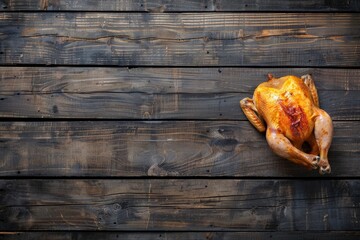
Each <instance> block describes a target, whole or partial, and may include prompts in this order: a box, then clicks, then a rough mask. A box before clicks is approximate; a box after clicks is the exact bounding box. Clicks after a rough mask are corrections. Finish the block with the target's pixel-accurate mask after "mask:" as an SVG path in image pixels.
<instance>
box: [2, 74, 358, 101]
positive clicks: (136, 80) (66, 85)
mask: <svg viewBox="0 0 360 240" xmlns="http://www.w3.org/2000/svg"><path fill="white" fill-rule="evenodd" d="M268 73H272V74H273V75H274V76H276V77H282V76H286V75H295V76H298V77H300V76H302V75H305V74H311V75H312V77H313V79H314V81H315V84H316V87H317V89H318V90H336V91H341V90H344V91H353V90H360V81H359V79H360V69H332V68H231V67H221V68H151V67H149V68H142V67H140V68H109V67H96V68H93V67H55V68H53V67H0V94H14V95H15V94H18V93H20V94H45V93H47V94H53V93H97V92H115V93H131V92H138V93H148V94H161V93H250V92H252V91H254V89H255V88H256V86H257V85H258V84H260V83H261V82H263V81H266V79H267V74H268Z"/></svg>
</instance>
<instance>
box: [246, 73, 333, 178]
mask: <svg viewBox="0 0 360 240" xmlns="http://www.w3.org/2000/svg"><path fill="white" fill-rule="evenodd" d="M240 106H241V108H242V110H243V112H244V113H245V115H246V117H247V118H248V119H249V121H250V122H251V123H252V124H253V125H254V127H255V128H256V129H257V130H258V131H260V132H265V131H266V139H267V141H268V143H269V146H270V148H271V149H272V150H273V151H274V152H275V153H276V154H278V155H279V156H281V157H284V158H286V159H289V160H290V161H292V162H294V163H297V164H300V165H303V166H305V167H307V168H310V169H311V168H313V169H316V168H318V167H320V173H321V174H324V173H330V171H331V168H330V164H329V162H328V158H327V154H328V150H329V147H330V144H331V140H332V135H333V126H332V121H331V118H330V116H329V115H328V114H327V113H326V112H325V111H324V110H322V109H320V108H319V100H318V94H317V90H316V87H315V84H314V82H313V80H312V78H311V76H310V75H305V76H303V77H301V78H298V77H296V76H285V77H281V78H275V77H273V76H272V75H271V74H269V75H268V81H266V82H263V83H261V84H260V85H259V86H258V87H257V88H256V89H255V91H254V96H253V98H252V99H251V98H244V99H243V100H241V101H240ZM305 142H307V143H308V145H309V146H310V149H309V150H308V151H306V152H305V151H304V150H303V146H304V143H305ZM318 155H320V157H319V156H318Z"/></svg>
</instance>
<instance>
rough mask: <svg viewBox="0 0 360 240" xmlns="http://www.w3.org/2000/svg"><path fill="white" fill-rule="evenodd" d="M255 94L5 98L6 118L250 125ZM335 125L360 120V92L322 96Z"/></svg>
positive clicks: (1, 99) (1, 108) (0, 107)
mask: <svg viewBox="0 0 360 240" xmlns="http://www.w3.org/2000/svg"><path fill="white" fill-rule="evenodd" d="M252 95H253V93H252V92H249V93H223V94H221V93H219V94H217V93H209V94H207V93H205V94H201V93H199V94H187V93H179V94H167V93H165V94H147V93H139V92H134V93H104V92H98V93H54V94H20V93H17V94H15V95H13V94H12V95H4V94H0V117H2V118H48V119H50V118H52V119H56V118H72V119H190V120H192V119H197V120H205V119H213V120H215V119H220V120H222V119H226V120H245V119H246V117H245V115H244V114H243V112H242V111H241V109H240V107H239V101H240V100H241V99H243V98H245V97H252ZM319 98H320V104H321V108H323V109H324V110H325V111H326V112H328V113H329V114H330V116H331V117H332V119H333V120H359V119H360V94H359V92H358V91H319Z"/></svg>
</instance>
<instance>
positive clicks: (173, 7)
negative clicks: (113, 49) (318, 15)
mask: <svg viewBox="0 0 360 240" xmlns="http://www.w3.org/2000/svg"><path fill="white" fill-rule="evenodd" d="M1 7H2V11H14V10H15V11H19V10H22V11H24V10H25V11H34V10H35V11H38V10H44V11H59V10H61V11H136V12H139V11H149V12H194V11H197V12H205V11H231V12H233V11H312V12H314V11H336V12H338V11H360V4H359V2H358V1H349V0H336V1H327V0H317V1H310V0H301V1H289V0H277V1H273V0H260V1H259V0H258V1H254V0H243V1H233V0H216V1H214V0H202V1H199V0H113V1H98V0H82V1H81V3H79V2H78V1H58V0H40V1H39V0H25V1H11V0H2V1H1Z"/></svg>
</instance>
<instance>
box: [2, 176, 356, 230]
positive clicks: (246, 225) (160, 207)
mask: <svg viewBox="0 0 360 240" xmlns="http://www.w3.org/2000/svg"><path fill="white" fill-rule="evenodd" d="M0 186H1V188H0V189H1V191H2V194H1V196H0V204H1V206H2V207H1V209H0V219H1V221H2V222H1V225H0V228H1V230H7V231H9V230H10V231H21V230H69V231H71V230H78V231H79V230H127V231H135V230H140V231H145V230H151V231H165V230H172V231H180V230H181V231H184V230H185V231H195V230H196V231H219V230H221V231H225V230H234V231H241V230H247V231H276V230H277V231H359V230H360V223H359V221H358V219H357V216H359V214H360V208H359V202H360V195H359V192H360V180H327V181H320V180H309V181H298V180H295V181H291V180H233V179H231V180H230V179H229V180H206V179H179V180H174V179H168V180H166V181H164V180H159V179H158V180H156V179H153V180H149V179H124V180H120V179H118V180H115V179H112V180H94V179H92V180H90V179H88V180H62V179H46V180H29V179H26V180H0Z"/></svg>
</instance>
